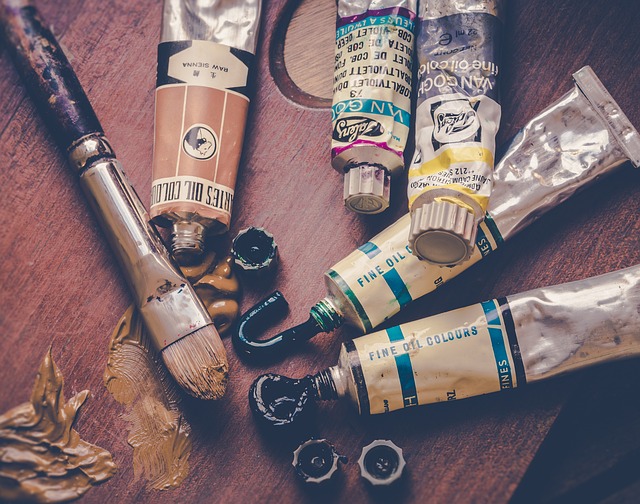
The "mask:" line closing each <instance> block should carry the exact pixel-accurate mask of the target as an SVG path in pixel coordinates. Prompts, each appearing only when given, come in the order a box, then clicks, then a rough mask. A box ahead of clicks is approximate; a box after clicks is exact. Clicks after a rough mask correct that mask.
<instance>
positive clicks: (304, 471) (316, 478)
mask: <svg viewBox="0 0 640 504" xmlns="http://www.w3.org/2000/svg"><path fill="white" fill-rule="evenodd" d="M338 462H342V463H346V462H347V457H345V456H344V455H339V454H338V452H336V449H335V448H334V446H333V445H332V444H331V443H329V442H328V441H327V440H326V439H309V440H307V441H305V442H304V443H302V444H301V445H300V446H298V448H296V450H295V451H294V452H293V462H292V465H293V467H295V468H296V473H297V474H298V476H300V478H301V479H302V480H303V481H304V482H305V483H316V484H317V483H324V482H325V481H329V480H330V479H331V478H332V477H333V475H334V474H335V473H336V471H337V470H338Z"/></svg>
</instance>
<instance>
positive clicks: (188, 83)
mask: <svg viewBox="0 0 640 504" xmlns="http://www.w3.org/2000/svg"><path fill="white" fill-rule="evenodd" d="M252 59H253V55H252V54H251V53H249V52H246V51H242V50H239V49H235V48H231V47H228V46H226V45H223V44H218V43H215V42H208V41H203V40H190V41H180V42H163V43H161V44H160V45H159V46H158V80H157V89H156V110H155V143H154V155H153V185H152V189H151V211H150V214H151V217H152V218H155V217H158V216H161V215H163V214H167V213H172V212H191V213H197V214H200V215H202V216H204V217H206V218H210V219H215V220H217V221H219V222H221V223H222V224H223V225H224V226H225V227H226V228H228V227H229V222H230V219H231V210H232V206H233V195H234V189H235V184H236V177H237V172H238V165H239V163H240V155H241V153H242V142H243V137H244V129H245V123H246V116H247V111H248V107H249V97H248V92H247V80H248V75H249V67H250V64H251V61H252Z"/></svg>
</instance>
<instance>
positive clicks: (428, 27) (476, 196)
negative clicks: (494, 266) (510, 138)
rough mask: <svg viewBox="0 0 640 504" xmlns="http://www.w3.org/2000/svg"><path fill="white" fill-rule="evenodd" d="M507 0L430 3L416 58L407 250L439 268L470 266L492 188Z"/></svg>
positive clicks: (436, 0) (424, 10)
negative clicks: (456, 265) (413, 134)
mask: <svg viewBox="0 0 640 504" xmlns="http://www.w3.org/2000/svg"><path fill="white" fill-rule="evenodd" d="M504 3H505V2H504V0H491V1H485V0H462V1H459V2H450V1H446V0H426V1H424V2H422V3H421V5H420V12H419V18H420V23H419V26H420V28H419V33H418V36H417V47H416V54H417V59H418V82H417V86H416V96H417V106H416V114H415V117H416V147H415V154H414V156H413V159H412V161H411V165H410V167H409V178H408V188H407V193H408V197H409V209H410V211H411V228H410V231H409V234H408V240H409V245H410V247H411V248H412V250H413V253H414V254H415V255H416V256H417V257H419V258H420V259H423V260H426V261H428V262H431V263H433V264H437V265H440V266H451V265H455V264H459V263H461V262H464V261H466V260H467V259H468V258H469V257H470V256H471V254H472V253H473V249H474V247H475V242H476V232H477V229H478V224H479V223H480V221H482V219H483V218H484V216H485V212H486V210H487V206H488V204H489V198H490V196H491V192H492V186H493V167H494V156H495V150H496V149H495V138H496V133H497V132H498V126H499V124H500V115H501V110H500V104H499V103H500V102H499V89H498V80H499V73H500V67H499V65H500V36H501V33H502V28H503V26H502V19H503V18H504V8H505V5H504Z"/></svg>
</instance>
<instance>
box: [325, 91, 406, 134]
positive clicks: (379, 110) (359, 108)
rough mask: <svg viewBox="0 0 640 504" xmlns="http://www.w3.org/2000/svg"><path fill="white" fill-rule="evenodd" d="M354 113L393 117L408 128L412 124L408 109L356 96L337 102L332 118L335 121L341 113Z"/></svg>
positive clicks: (332, 110)
mask: <svg viewBox="0 0 640 504" xmlns="http://www.w3.org/2000/svg"><path fill="white" fill-rule="evenodd" d="M353 113H360V114H363V113H364V114H371V115H379V116H387V117H392V118H393V121H394V122H397V123H399V124H402V125H403V126H406V127H407V128H408V127H409V126H410V124H411V114H410V113H409V112H408V111H406V110H403V109H401V108H400V107H398V106H397V105H395V104H393V103H391V102H388V101H383V100H372V99H364V98H354V99H352V100H347V101H341V102H338V103H336V104H335V105H333V107H331V120H332V121H335V120H336V119H337V118H338V117H340V116H341V115H344V114H353Z"/></svg>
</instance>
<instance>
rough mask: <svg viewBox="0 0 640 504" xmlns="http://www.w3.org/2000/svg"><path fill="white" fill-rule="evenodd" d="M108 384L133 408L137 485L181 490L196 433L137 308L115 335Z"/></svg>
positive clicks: (131, 430)
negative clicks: (143, 481)
mask: <svg viewBox="0 0 640 504" xmlns="http://www.w3.org/2000/svg"><path fill="white" fill-rule="evenodd" d="M104 383H105V386H106V387H107V390H109V392H110V393H111V395H113V397H114V399H115V400H116V401H118V402H119V403H121V404H124V405H125V406H127V407H128V410H127V413H126V414H125V415H124V419H125V420H127V421H128V422H129V436H128V438H127V442H128V443H129V445H131V447H132V448H133V470H134V476H135V478H136V480H138V479H139V478H144V479H146V480H147V487H148V488H149V489H154V490H165V489H169V488H175V487H177V486H178V485H180V483H182V481H183V480H184V478H185V477H186V476H187V474H188V472H189V463H188V459H189V454H190V453H191V440H190V439H189V434H190V428H189V424H188V423H187V422H186V421H185V419H184V418H183V416H182V414H181V413H180V408H179V405H180V393H179V392H178V388H177V385H176V384H175V383H174V382H173V380H172V379H171V377H170V376H169V373H168V372H167V370H166V369H165V367H164V366H163V365H162V362H161V359H160V356H159V355H158V352H157V351H156V350H155V349H154V348H153V347H152V345H151V340H150V338H149V336H148V335H147V332H146V330H145V329H144V327H143V325H142V319H141V317H140V315H139V313H138V311H137V310H135V308H134V306H133V305H131V306H130V307H129V309H128V310H127V311H126V312H125V313H124V315H123V316H122V318H121V319H120V321H119V322H118V325H117V326H116V329H115V330H114V331H113V334H112V335H111V344H110V346H109V360H108V362H107V369H106V370H105V373H104Z"/></svg>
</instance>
